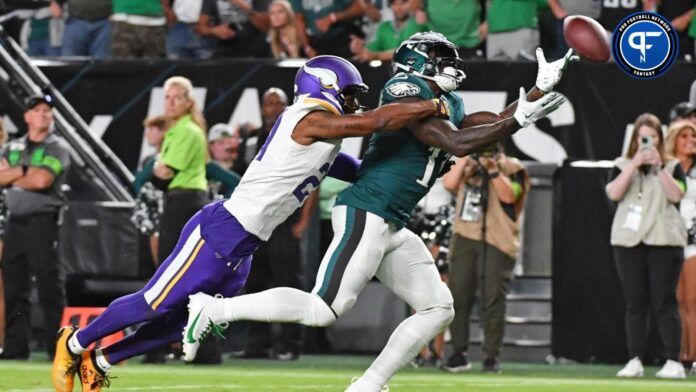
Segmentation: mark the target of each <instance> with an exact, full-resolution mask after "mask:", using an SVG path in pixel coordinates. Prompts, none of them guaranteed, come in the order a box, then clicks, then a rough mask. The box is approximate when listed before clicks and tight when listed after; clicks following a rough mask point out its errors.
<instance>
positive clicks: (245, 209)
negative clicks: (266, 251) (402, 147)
mask: <svg viewBox="0 0 696 392" xmlns="http://www.w3.org/2000/svg"><path fill="white" fill-rule="evenodd" d="M315 110H329V111H335V109H333V108H332V107H330V105H328V104H327V103H325V102H323V101H321V100H318V99H313V98H301V99H299V100H298V101H297V102H296V103H294V104H293V105H291V106H289V107H287V109H285V111H284V112H283V114H282V115H281V116H280V117H279V118H278V120H277V121H276V123H275V125H274V126H273V129H272V130H271V132H270V134H269V135H268V139H267V140H266V143H265V144H264V145H263V147H262V148H261V150H259V153H258V154H257V155H256V158H254V160H253V161H252V163H251V165H249V168H248V169H247V171H246V173H244V176H243V177H242V180H241V182H240V183H239V185H237V188H235V190H234V193H232V196H231V197H230V198H229V200H227V201H226V202H225V204H224V205H225V208H226V209H227V210H228V211H229V212H230V213H231V214H232V215H234V216H235V217H236V218H237V220H238V221H239V223H241V224H242V226H243V227H244V229H245V230H246V231H248V232H249V233H251V234H254V235H255V236H257V237H258V238H260V239H261V240H263V241H267V240H268V238H269V237H270V236H271V233H273V230H274V229H275V228H276V227H277V226H278V225H280V224H281V223H283V222H285V220H286V219H288V217H289V216H290V215H291V214H292V213H293V212H294V211H295V210H296V209H297V208H299V207H300V206H301V205H302V203H304V201H305V200H306V199H307V197H308V196H309V194H310V193H311V192H312V191H313V190H314V189H316V188H318V187H319V183H320V182H321V180H323V179H324V177H325V176H326V174H327V173H328V172H329V167H330V166H331V164H332V163H333V161H334V159H336V156H337V155H338V152H339V150H340V149H341V139H331V140H323V141H316V142H314V143H312V144H310V145H309V146H303V145H301V144H298V143H297V142H295V141H294V140H293V139H292V132H293V130H294V129H295V126H296V125H297V123H298V122H300V120H302V118H304V116H306V115H307V114H309V113H310V112H313V111H315Z"/></svg>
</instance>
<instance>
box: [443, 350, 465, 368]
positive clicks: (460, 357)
mask: <svg viewBox="0 0 696 392" xmlns="http://www.w3.org/2000/svg"><path fill="white" fill-rule="evenodd" d="M442 370H445V371H448V372H452V373H459V372H465V371H467V370H471V364H470V363H469V359H468V358H467V356H466V354H465V353H454V354H452V356H451V357H449V359H448V360H447V362H445V363H444V364H443V365H442Z"/></svg>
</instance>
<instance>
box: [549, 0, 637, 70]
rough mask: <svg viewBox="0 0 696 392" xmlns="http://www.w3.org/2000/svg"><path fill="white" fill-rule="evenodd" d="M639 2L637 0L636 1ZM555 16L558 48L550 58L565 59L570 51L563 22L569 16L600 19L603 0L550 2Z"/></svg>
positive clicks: (555, 0)
mask: <svg viewBox="0 0 696 392" xmlns="http://www.w3.org/2000/svg"><path fill="white" fill-rule="evenodd" d="M636 1H637V0H636ZM548 4H549V7H550V8H551V12H552V13H553V16H554V17H555V18H556V48H555V50H554V51H552V52H550V55H549V58H552V59H557V58H561V57H563V55H564V54H565V53H566V52H567V51H568V44H567V43H566V42H565V38H564V37H563V21H564V20H565V18H566V17H567V16H568V15H584V16H587V17H590V18H593V19H599V16H600V13H601V11H602V4H601V0H548Z"/></svg>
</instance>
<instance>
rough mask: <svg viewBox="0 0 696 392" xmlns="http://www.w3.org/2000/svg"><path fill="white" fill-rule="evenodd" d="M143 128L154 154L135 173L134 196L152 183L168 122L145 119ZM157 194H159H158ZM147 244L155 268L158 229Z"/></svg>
mask: <svg viewBox="0 0 696 392" xmlns="http://www.w3.org/2000/svg"><path fill="white" fill-rule="evenodd" d="M143 126H144V127H145V139H146V140H147V144H149V145H150V146H152V147H154V148H155V153H154V154H152V155H150V156H147V157H145V159H143V164H142V169H140V171H138V172H137V173H135V179H134V180H133V191H134V192H135V194H136V196H137V195H138V194H139V193H140V191H141V189H142V187H143V185H145V183H147V182H151V181H152V172H153V170H154V168H155V162H156V161H157V155H158V154H159V152H160V150H161V147H162V142H164V135H165V133H166V132H167V130H168V129H169V121H168V120H167V118H166V117H165V116H155V117H150V118H147V119H145V121H143ZM158 194H161V193H159V192H158ZM149 242H150V254H151V255H152V263H153V264H154V266H155V267H157V266H158V265H159V263H160V260H159V254H158V253H157V251H158V249H159V227H157V228H155V233H153V234H152V235H151V236H150V238H149Z"/></svg>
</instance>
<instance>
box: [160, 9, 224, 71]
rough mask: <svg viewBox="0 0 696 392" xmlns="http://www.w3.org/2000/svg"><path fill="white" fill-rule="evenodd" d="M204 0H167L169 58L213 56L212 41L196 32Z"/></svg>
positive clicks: (165, 13) (204, 57) (191, 58)
mask: <svg viewBox="0 0 696 392" xmlns="http://www.w3.org/2000/svg"><path fill="white" fill-rule="evenodd" d="M202 4H203V0H174V1H173V3H172V4H171V5H170V3H169V1H165V2H164V3H163V5H164V15H165V16H166V18H167V25H168V26H169V32H168V33H167V58H169V59H173V60H179V59H186V60H204V59H208V58H210V57H212V55H213V50H212V42H211V40H210V39H208V38H205V37H201V36H200V35H198V33H196V25H197V24H198V20H199V19H200V16H201V6H202Z"/></svg>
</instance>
